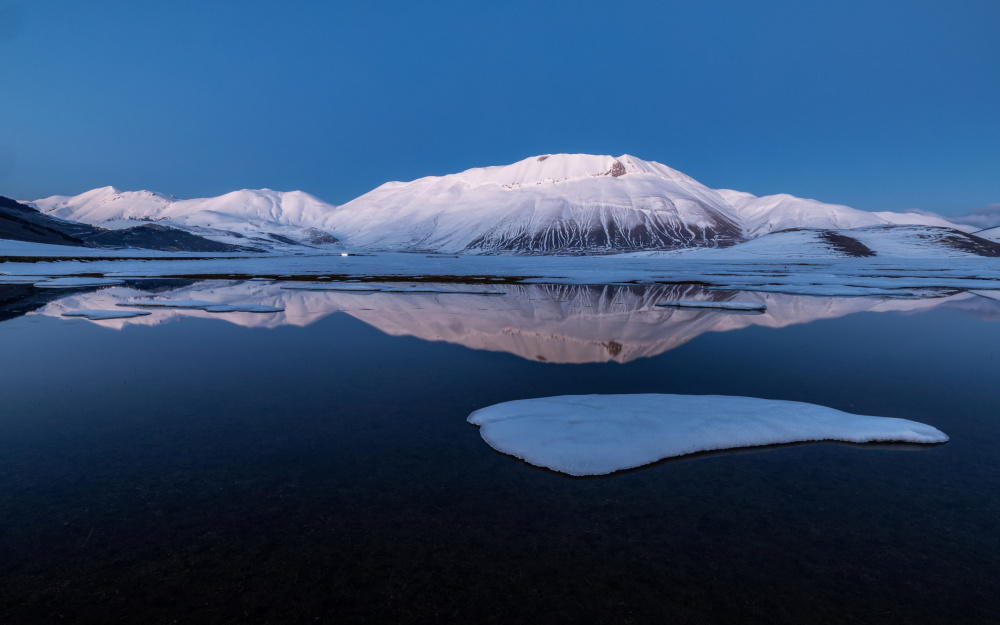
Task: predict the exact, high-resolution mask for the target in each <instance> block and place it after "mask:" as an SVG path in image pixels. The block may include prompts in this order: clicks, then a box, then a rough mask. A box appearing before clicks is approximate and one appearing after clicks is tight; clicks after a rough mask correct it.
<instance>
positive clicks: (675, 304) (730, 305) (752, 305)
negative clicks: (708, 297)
mask: <svg viewBox="0 0 1000 625" xmlns="http://www.w3.org/2000/svg"><path fill="white" fill-rule="evenodd" d="M657 306H663V307H665V308H712V309H719V310H740V311H764V310H767V305H766V304H764V303H763V302H699V301H689V300H677V301H671V302H660V303H659V304H657Z"/></svg>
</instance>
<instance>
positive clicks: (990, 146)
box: [0, 0, 1000, 213]
mask: <svg viewBox="0 0 1000 625" xmlns="http://www.w3.org/2000/svg"><path fill="white" fill-rule="evenodd" d="M997 33H1000V3H998V2H996V1H995V0H950V1H936V0H935V1H928V0H905V1H886V2H879V1H867V2H855V1H853V0H848V1H837V2H801V1H786V2H768V1H757V2H750V1H747V2H724V1H721V0H705V1H700V2H666V1H657V2H628V1H626V0H622V1H618V2H608V1H607V0H604V1H601V2H544V3H543V2H505V3H497V2H492V3H486V2H481V3H480V2H469V1H465V2H446V1H437V2H427V3H418V2H378V1H372V2H333V1H329V2H294V1H289V2H280V3H279V2H255V1H252V0H244V1H225V2H211V1H198V2H189V1H187V0H175V1H173V2H169V3H148V2H135V1H134V0H130V1H120V2H119V1H101V0H92V1H88V2H79V1H76V0H31V1H30V2H27V1H20V0H0V86H2V94H3V95H2V96H0V195H8V196H13V197H16V198H19V199H35V198H37V197H44V196H48V195H53V194H76V193H80V192H82V191H85V190H87V189H90V188H93V187H98V186H105V185H109V184H110V185H114V186H116V187H119V188H122V189H152V190H157V191H162V192H164V193H171V194H174V195H177V196H180V197H200V196H208V195H218V194H221V193H225V192H227V191H231V190H234V189H238V188H260V187H269V188H273V189H280V190H291V189H302V190H305V191H308V192H310V193H313V194H315V195H317V196H319V197H321V198H323V199H325V200H327V201H330V202H334V203H342V202H345V201H347V200H349V199H351V198H353V197H356V196H358V195H360V194H362V193H364V192H366V191H368V190H370V189H372V188H374V187H375V186H378V185H379V184H381V183H383V182H386V181H389V180H412V179H414V178H418V177H421V176H426V175H441V174H447V173H452V172H456V171H461V170H463V169H467V168H469V167H477V166H484V165H498V164H505V163H510V162H513V161H516V160H520V159H522V158H525V157H527V156H531V155H535V154H542V153H553V152H587V153H598V154H614V155H619V154H622V153H628V154H633V155H635V156H638V157H640V158H644V159H647V160H655V161H659V162H661V163H665V164H667V165H670V166H671V167H674V168H676V169H679V170H681V171H683V172H685V173H687V174H689V175H691V176H693V177H694V178H696V179H698V180H700V181H701V182H703V183H705V184H707V185H709V186H712V187H727V188H735V189H740V190H744V191H750V192H752V193H755V194H758V195H763V194H768V193H779V192H786V193H792V194H794V195H799V196H803V197H812V198H817V199H820V200H823V201H827V202H836V203H844V204H848V205H851V206H855V207H857V208H863V209H868V210H904V209H910V208H920V209H925V210H934V211H939V212H943V213H950V212H964V211H966V210H968V209H971V208H975V207H978V206H982V205H986V204H990V203H994V202H1000V36H998V34H997Z"/></svg>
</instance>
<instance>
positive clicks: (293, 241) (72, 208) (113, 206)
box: [31, 187, 336, 247]
mask: <svg viewBox="0 0 1000 625" xmlns="http://www.w3.org/2000/svg"><path fill="white" fill-rule="evenodd" d="M31 204H32V205H33V206H35V207H36V208H38V209H39V210H40V211H41V212H43V213H45V214H47V215H50V216H53V217H58V218H61V219H68V220H73V221H79V222H82V223H87V224H91V225H95V226H100V227H102V228H109V229H122V228H129V227H132V226H135V225H137V222H156V223H158V224H160V225H166V226H173V227H175V228H180V229H183V230H187V231H189V232H192V233H195V234H198V235H201V236H204V237H206V238H209V239H213V240H215V241H220V242H223V243H230V244H237V245H254V246H258V247H261V246H262V247H275V246H282V245H292V246H294V245H300V244H305V245H322V244H326V243H335V242H336V238H335V237H333V236H331V235H330V234H329V233H327V232H323V231H321V230H318V229H316V228H314V227H312V224H314V223H319V222H320V221H321V220H322V217H323V216H324V215H326V214H328V213H329V212H330V211H331V210H332V209H333V206H331V205H330V204H327V203H326V202H323V201H322V200H319V199H317V198H315V197H313V196H311V195H309V194H308V193H303V192H302V191H291V192H280V191H272V190H270V189H260V190H249V189H244V190H242V191H233V192H232V193H227V194H225V195H220V196H219V197H214V198H203V199H195V200H179V199H177V198H175V197H172V196H166V195H163V194H161V193H154V192H152V191H124V192H123V191H119V190H118V189H115V188H114V187H103V188H100V189H94V190H92V191H87V192H86V193H82V194H80V195H77V196H61V195H56V196H52V197H49V198H45V199H41V200H35V201H34V202H31Z"/></svg>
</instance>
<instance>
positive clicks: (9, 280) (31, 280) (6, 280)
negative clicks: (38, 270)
mask: <svg viewBox="0 0 1000 625" xmlns="http://www.w3.org/2000/svg"><path fill="white" fill-rule="evenodd" d="M42 280H46V278H40V277H38V276H0V284H35V283H36V282H39V281H42Z"/></svg>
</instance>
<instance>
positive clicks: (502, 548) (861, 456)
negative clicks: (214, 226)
mask: <svg viewBox="0 0 1000 625" xmlns="http://www.w3.org/2000/svg"><path fill="white" fill-rule="evenodd" d="M244 284H246V283H244ZM132 286H133V287H134V286H135V285H132ZM140 286H141V285H140ZM238 288H243V287H239V285H234V284H227V283H201V284H195V285H188V286H186V287H184V289H183V292H181V291H176V292H173V291H169V290H168V291H167V292H166V293H162V292H161V293H158V294H157V295H156V296H158V297H159V296H164V297H174V298H176V299H182V298H183V299H192V298H195V297H193V295H197V297H196V298H197V299H209V300H212V301H220V302H221V301H225V302H226V303H231V301H232V299H233V298H229V299H227V297H225V296H224V294H225V293H227V292H229V291H227V289H229V290H232V289H238ZM246 288H250V287H246ZM265 288H271V289H272V291H267V290H265V291H260V290H252V291H244V292H240V293H241V295H240V297H242V298H243V300H244V303H254V304H265V305H275V304H276V303H277V304H280V305H281V306H282V307H284V308H285V312H283V313H281V315H282V316H281V317H280V318H276V317H274V316H271V317H268V315H257V316H251V315H252V314H251V313H223V314H214V315H211V316H210V315H209V314H208V313H203V312H201V311H176V310H174V311H169V312H165V311H164V312H161V311H157V312H155V313H154V314H153V315H150V316H146V317H140V318H137V319H129V320H116V321H113V322H91V321H88V320H85V319H69V318H63V317H60V316H59V314H58V313H59V311H60V310H65V309H70V308H71V307H72V306H70V304H72V305H74V306H75V305H77V304H81V305H79V306H77V307H79V308H96V307H99V306H95V305H91V304H93V301H91V300H93V298H97V297H101V298H111V299H115V298H118V299H119V300H121V299H122V298H126V299H127V298H128V297H136V298H138V297H140V296H141V297H145V298H148V297H150V294H149V293H147V292H142V291H139V290H137V289H134V288H133V289H132V290H136V292H135V293H132V292H131V291H130V289H121V288H119V289H103V290H100V291H92V292H90V293H73V294H67V295H65V296H63V299H61V300H56V301H53V302H50V303H48V304H46V305H45V306H43V307H41V308H38V309H37V310H36V312H35V313H33V314H28V315H27V316H21V317H17V318H14V319H10V320H8V321H5V322H3V323H0V354H2V356H3V357H2V359H0V401H2V404H0V406H2V408H0V509H2V510H3V517H2V519H3V531H2V532H0V579H2V580H3V582H2V583H0V621H4V622H11V623H21V622H48V621H54V622H94V623H97V622H115V621H119V622H134V623H167V622H174V620H177V621H178V622H227V621H232V622H265V621H267V622H272V623H273V622H288V621H293V622H383V621H398V622H427V621H440V622H460V621H465V622H503V623H513V622H524V621H528V620H533V621H536V622H546V623H554V622H566V623H583V622H593V623H611V622H655V621H661V622H692V623H704V622H768V623H801V622H804V621H810V622H830V623H834V622H836V623H842V622H850V621H855V622H906V623H923V622H926V623H941V622H948V621H951V622H967V623H972V622H976V623H983V622H991V621H997V620H1000V598H998V597H997V591H996V588H995V586H996V584H995V580H996V579H997V578H998V577H1000V558H998V557H997V554H998V553H1000V463H997V461H996V459H997V458H998V457H1000V453H998V452H1000V443H998V440H1000V422H998V420H997V415H996V406H997V393H998V391H997V389H998V388H1000V354H997V353H996V352H998V351H1000V323H997V320H998V319H1000V303H998V302H992V301H990V300H987V299H986V298H976V296H974V295H969V294H965V293H958V294H951V295H947V296H942V297H941V298H937V299H936V300H933V301H931V300H918V301H909V300H877V299H871V298H866V299H861V298H856V299H845V298H811V297H801V296H778V295H767V296H763V295H761V296H759V297H768V298H771V299H768V313H767V315H759V316H748V315H729V316H727V314H726V313H723V312H711V311H694V312H692V311H676V310H675V311H671V310H663V309H656V308H655V302H656V300H657V299H669V298H671V297H672V298H673V299H682V298H688V297H691V296H692V293H690V292H687V291H685V292H683V293H679V292H676V291H672V292H669V293H666V292H662V290H663V289H664V288H666V287H651V288H644V287H513V288H512V287H505V289H507V290H508V291H510V292H509V293H508V294H507V295H505V296H503V297H480V298H477V297H476V296H470V295H464V296H463V295H438V294H425V295H418V294H403V295H390V294H374V295H363V294H343V293H340V294H330V293H318V294H317V293H311V294H310V293H307V292H301V291H285V293H287V294H288V296H287V297H303V298H306V297H308V298H314V299H301V300H282V301H280V302H277V301H276V300H275V299H274V298H277V297H278V296H277V295H275V294H274V293H275V292H276V291H277V290H278V287H277V286H275V285H271V287H267V286H266V285H261V284H259V283H255V285H254V286H253V287H252V289H265ZM199 289H200V291H199ZM651 289H661V291H654V290H651ZM213 293H214V294H215V295H214V296H213ZM251 293H255V294H256V295H257V296H258V297H257V299H252V301H251V300H250V299H248V296H249V294H251ZM293 294H294V295H293ZM694 295H696V296H705V297H708V295H706V294H705V293H695V294H694ZM272 296H273V297H272ZM748 296H754V294H745V293H744V294H735V295H731V296H729V297H731V298H732V299H741V300H743V299H746V298H747V297H748ZM234 297H235V296H234ZM712 297H720V296H718V295H713V296H712ZM67 298H77V300H79V301H76V300H68V299H67ZM87 298H91V300H87ZM269 298H270V299H269ZM315 298H320V299H315ZM322 298H327V299H322ZM455 298H458V299H455ZM85 300H87V301H85ZM67 302H68V303H67ZM87 302H89V303H88V305H82V304H83V303H87ZM105 303H106V304H107V303H108V302H105ZM110 303H111V304H112V305H113V304H114V302H110ZM290 303H291V304H294V305H292V306H289V304H290ZM296 306H298V308H296ZM872 310H874V311H881V312H865V311H872ZM822 311H827V312H826V313H823V312H822ZM240 315H242V316H240ZM275 319H280V323H279V322H276V321H275ZM227 321H230V322H227ZM584 393H689V394H720V395H746V396H753V397H762V398H771V399H788V400H795V401H805V402H810V403H815V404H821V405H825V406H830V407H833V408H837V409H839V410H844V411H847V412H853V413H857V414H870V415H879V416H891V417H902V418H906V419H912V420H915V421H920V422H923V423H928V424H931V425H934V426H935V427H937V428H939V429H941V430H943V431H944V432H945V433H947V434H948V435H949V436H950V437H951V441H950V442H949V443H947V444H946V445H942V446H937V447H932V448H928V449H912V448H903V449H895V448H885V447H866V446H850V445H840V444H830V443H824V444H804V445H793V446H784V447H777V448H768V449H766V450H758V451H754V452H736V453H719V454H708V455H700V456H695V457H691V458H687V459H680V460H675V461H667V462H661V463H658V464H655V465H652V466H648V467H645V468H642V469H638V470H634V471H628V472H624V473H618V474H614V475H612V476H608V477H604V478H589V479H579V478H570V477H567V476H564V475H560V474H557V473H553V472H550V471H546V470H541V469H537V468H534V467H531V466H529V465H527V464H525V463H523V462H520V461H518V460H515V459H513V458H510V457H507V456H503V455H501V454H498V453H496V452H495V451H493V450H492V449H491V448H490V447H489V446H487V445H486V444H485V443H484V442H483V441H482V440H481V438H480V436H479V431H478V429H477V428H476V427H474V426H472V425H469V424H468V423H466V421H465V419H466V417H467V416H468V415H469V413H471V412H472V411H473V410H476V409H477V408H481V407H484V406H487V405H490V404H494V403H497V402H501V401H507V400H512V399H521V398H528V397H542V396H549V395H564V394H584ZM317 617H318V621H316V620H314V619H315V618H317Z"/></svg>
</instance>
